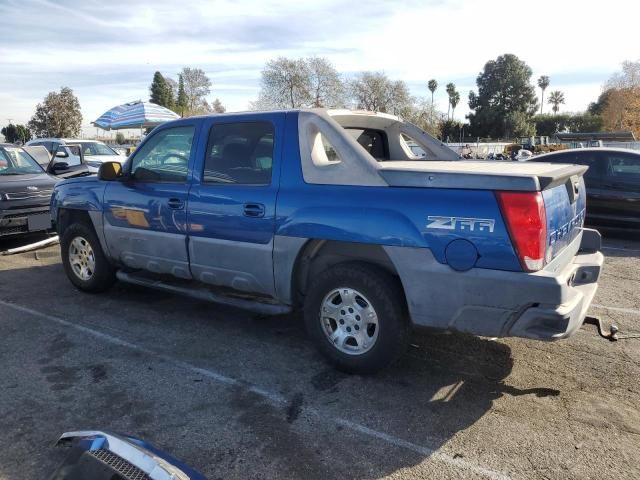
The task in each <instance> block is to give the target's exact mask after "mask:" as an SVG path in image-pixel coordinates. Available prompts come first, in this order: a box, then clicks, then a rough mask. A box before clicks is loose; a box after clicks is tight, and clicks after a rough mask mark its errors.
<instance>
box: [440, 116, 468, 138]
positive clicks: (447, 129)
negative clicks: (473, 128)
mask: <svg viewBox="0 0 640 480" xmlns="http://www.w3.org/2000/svg"><path fill="white" fill-rule="evenodd" d="M463 127H464V125H463V124H462V123H460V122H458V121H456V120H446V121H444V122H442V123H440V139H441V140H442V141H443V142H457V141H458V140H459V139H460V135H461V134H462V129H463Z"/></svg>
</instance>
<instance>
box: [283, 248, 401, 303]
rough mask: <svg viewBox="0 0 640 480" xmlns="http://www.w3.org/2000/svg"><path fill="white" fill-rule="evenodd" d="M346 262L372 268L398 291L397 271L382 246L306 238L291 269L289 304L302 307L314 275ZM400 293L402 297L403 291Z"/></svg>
mask: <svg viewBox="0 0 640 480" xmlns="http://www.w3.org/2000/svg"><path fill="white" fill-rule="evenodd" d="M347 262H361V263H364V264H368V265H373V266H375V267H377V268H379V269H381V270H383V271H384V272H386V273H388V274H389V275H391V276H393V277H395V278H396V279H397V280H398V282H399V285H400V287H401V288H402V282H400V278H399V275H398V272H397V270H396V268H395V266H394V264H393V262H392V261H391V259H390V258H389V256H388V255H387V253H386V252H385V250H384V247H383V246H382V245H371V244H365V243H352V242H341V241H335V240H320V239H310V240H308V241H307V242H306V243H305V244H304V245H303V246H302V248H300V250H299V252H298V255H297V256H296V259H295V262H294V264H293V268H292V270H291V280H290V295H291V301H292V303H293V304H294V305H296V306H298V305H302V303H303V302H304V297H305V294H306V292H307V290H308V288H309V285H310V283H311V281H312V279H313V278H314V276H316V275H317V274H319V273H320V272H323V271H325V270H327V269H328V268H331V267H332V266H334V265H337V264H339V263H347ZM402 290H403V294H404V289H402Z"/></svg>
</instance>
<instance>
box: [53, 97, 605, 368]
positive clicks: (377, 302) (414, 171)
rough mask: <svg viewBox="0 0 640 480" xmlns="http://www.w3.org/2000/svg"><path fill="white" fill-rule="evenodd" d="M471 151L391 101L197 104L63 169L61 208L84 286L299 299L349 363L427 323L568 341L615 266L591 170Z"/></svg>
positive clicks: (334, 353) (57, 199)
mask: <svg viewBox="0 0 640 480" xmlns="http://www.w3.org/2000/svg"><path fill="white" fill-rule="evenodd" d="M354 129H356V130H359V131H360V132H359V134H358V138H354V137H353V136H352V134H351V133H350V130H354ZM361 135H365V136H366V137H367V138H368V139H369V140H367V141H362V142H360V141H359V137H360V136H361ZM373 136H377V137H378V138H379V140H380V141H381V142H377V141H376V142H371V141H370V139H371V137H373ZM405 137H406V138H409V139H410V140H411V141H413V142H415V143H416V144H417V145H419V146H420V147H421V148H422V149H423V150H424V152H425V154H426V157H427V159H428V160H417V161H416V159H415V156H414V154H413V153H412V151H411V149H410V148H409V147H408V146H407V143H406V139H405ZM373 144H376V145H382V146H384V148H380V149H377V150H376V151H375V152H374V151H373V150H372V147H371V145H373ZM455 159H457V155H456V153H455V152H453V151H452V150H451V149H449V148H448V147H446V146H444V145H442V143H441V142H440V141H438V140H436V139H435V138H433V137H431V136H430V135H428V134H426V133H425V132H423V131H422V130H420V129H419V128H418V127H416V126H414V125H412V124H410V123H406V122H403V121H402V120H401V119H399V118H397V117H393V116H391V115H386V114H374V113H352V112H349V111H345V110H340V111H331V110H329V111H327V110H322V109H318V110H291V111H286V112H249V113H241V114H224V115H215V116H204V117H192V118H185V119H180V120H176V121H172V122H168V123H165V124H163V125H161V126H159V127H156V128H155V129H154V130H153V131H152V132H151V134H150V135H149V136H148V137H147V138H146V139H145V141H144V142H143V143H142V144H141V145H140V146H139V147H138V149H137V150H136V151H135V152H134V153H133V154H132V155H131V157H129V160H128V161H127V162H126V164H125V165H124V167H122V168H121V165H120V164H119V163H113V162H107V163H105V164H103V165H102V167H101V168H100V171H99V173H98V175H97V177H87V178H80V179H73V180H65V181H63V182H60V183H59V184H58V185H56V187H55V189H54V193H53V196H52V212H51V214H52V219H53V221H54V223H55V225H56V229H57V231H58V232H59V235H60V236H61V252H62V262H63V265H64V269H65V271H66V274H67V276H68V278H69V280H70V281H71V282H72V283H73V284H74V285H75V286H76V287H77V288H79V289H80V290H84V291H88V292H97V291H102V290H105V289H107V288H109V287H110V286H111V285H112V284H113V282H114V281H115V280H116V278H117V279H120V280H121V281H125V282H130V283H133V284H137V285H145V286H149V287H153V288H157V289H160V290H162V291H167V292H174V293H181V294H185V295H189V296H191V297H194V298H199V299H207V300H212V301H216V302H221V303H225V304H228V305H235V306H237V307H243V308H247V309H250V310H253V311H255V312H260V313H263V314H282V313H286V312H289V311H291V310H292V309H294V308H296V307H300V308H302V309H303V311H304V318H305V322H306V325H307V329H308V332H309V334H310V336H311V338H312V339H313V341H314V342H315V344H316V346H317V347H318V349H319V350H320V351H321V352H322V353H323V354H324V355H325V356H326V357H327V358H328V359H329V360H330V361H331V362H333V363H334V364H336V365H337V366H338V367H339V368H341V369H345V370H348V371H358V372H369V371H374V370H377V369H379V368H382V367H383V366H385V365H387V364H389V363H390V362H391V361H393V360H394V359H395V358H396V357H397V356H398V355H399V354H400V353H401V352H402V350H403V348H404V347H405V346H406V345H407V342H408V337H409V332H410V328H411V326H412V325H415V326H424V327H433V328H440V329H448V330H458V331H463V332H468V333H472V334H476V335H484V336H489V337H508V336H517V337H525V338H533V339H539V340H557V339H561V338H566V337H569V336H570V335H572V334H573V333H575V332H576V331H577V330H578V328H580V326H581V325H582V323H583V319H584V317H585V314H586V312H587V310H588V307H589V305H590V303H591V301H592V299H593V296H594V294H595V292H596V289H597V285H598V284H597V281H598V277H599V274H600V269H601V266H602V263H603V256H602V254H601V253H600V252H599V250H600V235H599V234H598V232H596V231H595V230H589V229H583V228H582V225H583V221H584V212H585V191H584V182H583V179H582V176H583V174H584V172H585V171H586V168H585V167H583V166H576V165H542V166H541V165H540V164H532V163H529V162H527V163H523V164H515V163H502V162H491V161H488V162H482V161H464V160H458V161H449V160H455ZM390 160H394V161H390ZM432 160H434V161H432ZM568 191H569V192H570V194H571V195H570V196H568V195H567V192H568ZM150 308H152V307H150Z"/></svg>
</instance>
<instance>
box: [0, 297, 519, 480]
mask: <svg viewBox="0 0 640 480" xmlns="http://www.w3.org/2000/svg"><path fill="white" fill-rule="evenodd" d="M0 305H2V306H4V307H7V308H11V309H13V310H15V311H18V312H23V313H27V314H29V315H32V316H34V317H38V318H41V319H44V320H48V321H50V322H53V323H57V324H58V325H62V326H64V327H68V328H73V329H75V330H77V331H79V332H82V333H86V334H88V335H92V336H94V337H96V338H99V339H100V340H103V341H105V342H107V343H111V344H114V345H118V346H120V347H124V348H128V349H130V350H135V351H138V352H142V353H144V354H146V355H149V356H152V357H155V358H157V359H160V360H163V361H165V362H167V363H169V364H172V365H174V366H176V367H179V368H183V369H185V370H189V371H191V372H193V373H197V374H199V375H202V376H203V377H206V378H209V379H211V380H213V381H215V382H218V383H222V384H224V385H233V386H240V387H242V388H245V389H247V391H249V392H251V393H254V394H256V395H258V396H260V397H262V398H264V399H265V400H267V401H269V402H271V403H272V404H274V405H276V406H281V407H284V406H287V405H288V404H289V402H288V401H287V399H286V398H285V397H284V396H282V395H280V394H278V393H274V392H269V391H267V390H264V389H262V388H260V387H257V386H255V385H251V384H247V383H245V382H241V381H239V380H236V379H235V378H232V377H228V376H226V375H223V374H221V373H218V372H215V371H213V370H209V369H206V368H201V367H197V366H195V365H193V364H191V363H188V362H184V361H182V360H177V359H175V358H172V357H169V356H167V355H163V354H161V353H157V352H154V351H153V350H150V349H148V348H145V347H143V346H140V345H137V344H135V343H131V342H128V341H126V340H122V339H121V338H118V337H115V336H113V335H109V334H108V333H104V332H100V331H98V330H94V329H92V328H89V327H85V326H84V325H78V324H76V323H74V322H70V321H68V320H64V319H62V318H59V317H56V316H54V315H49V314H47V313H43V312H39V311H37V310H33V309H31V308H29V307H24V306H22V305H17V304H15V303H10V302H5V301H4V300H0ZM302 413H306V414H308V415H312V416H314V417H317V418H319V419H321V420H324V421H330V422H331V423H333V424H335V425H340V426H342V427H343V428H347V429H349V430H351V431H353V432H357V433H360V434H362V435H366V436H368V437H372V438H375V439H377V440H381V441H383V442H386V443H388V444H390V445H393V446H395V447H399V448H404V449H406V450H409V451H412V452H414V453H417V454H419V455H424V456H426V457H429V458H432V459H434V460H438V461H440V462H442V463H445V464H447V465H450V466H453V467H457V468H459V469H461V470H467V471H471V472H474V473H476V474H479V475H482V476H484V477H486V478H490V479H495V480H510V477H509V476H507V475H505V474H503V473H501V472H497V471H495V470H491V469H488V468H484V467H481V466H480V465H476V464H474V463H470V462H468V461H465V460H461V459H459V458H455V457H453V456H451V455H447V454H446V453H441V452H437V451H436V450H434V449H432V448H429V447H425V446H423V445H419V444H416V443H413V442H409V441H407V440H403V439H402V438H399V437H395V436H393V435H389V434H387V433H384V432H380V431H378V430H373V429H371V428H369V427H366V426H365V425H362V424H359V423H354V422H351V421H349V420H346V419H343V418H340V417H332V416H328V415H326V414H324V413H321V412H320V411H319V410H316V409H315V408H312V407H303V408H302Z"/></svg>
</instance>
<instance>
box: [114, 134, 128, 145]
mask: <svg viewBox="0 0 640 480" xmlns="http://www.w3.org/2000/svg"><path fill="white" fill-rule="evenodd" d="M116 143H117V144H118V145H124V144H125V143H127V139H126V138H124V133H122V132H118V133H116Z"/></svg>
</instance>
